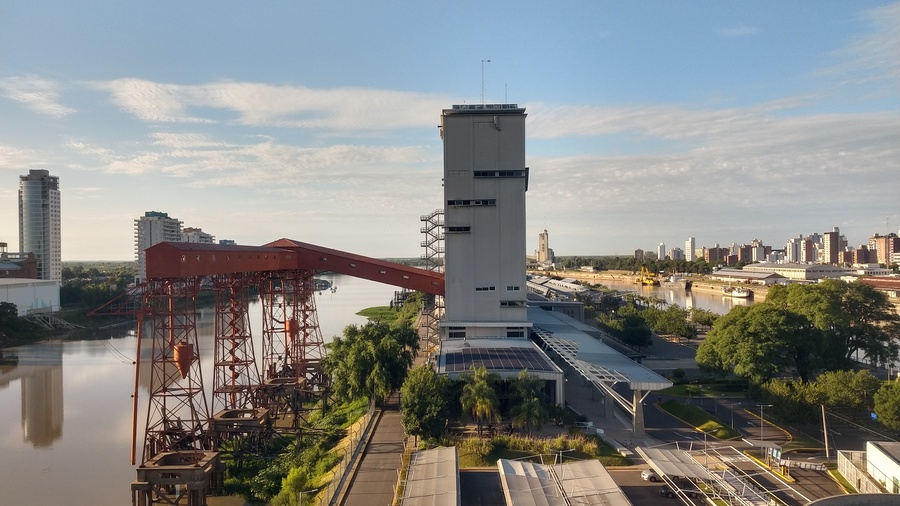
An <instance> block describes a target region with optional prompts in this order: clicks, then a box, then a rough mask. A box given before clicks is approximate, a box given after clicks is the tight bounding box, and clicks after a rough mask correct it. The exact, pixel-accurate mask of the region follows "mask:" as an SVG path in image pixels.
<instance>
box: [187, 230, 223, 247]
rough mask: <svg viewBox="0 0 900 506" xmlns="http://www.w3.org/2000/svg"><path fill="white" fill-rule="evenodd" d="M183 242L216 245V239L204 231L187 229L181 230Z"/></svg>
mask: <svg viewBox="0 0 900 506" xmlns="http://www.w3.org/2000/svg"><path fill="white" fill-rule="evenodd" d="M181 242H191V243H200V244H215V243H216V238H215V237H214V236H212V235H210V234H207V233H206V232H204V231H203V230H202V229H199V228H193V227H186V228H183V229H182V230H181Z"/></svg>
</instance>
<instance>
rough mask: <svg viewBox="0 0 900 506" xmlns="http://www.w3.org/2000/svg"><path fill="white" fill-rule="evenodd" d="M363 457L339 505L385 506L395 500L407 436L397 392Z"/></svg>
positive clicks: (379, 418)
mask: <svg viewBox="0 0 900 506" xmlns="http://www.w3.org/2000/svg"><path fill="white" fill-rule="evenodd" d="M376 417H377V418H376V420H375V424H374V426H373V427H372V432H371V435H370V437H369V439H368V441H366V442H365V443H364V444H365V449H364V451H363V454H362V458H361V459H360V461H359V463H358V464H357V466H356V468H355V469H353V471H352V476H351V477H350V482H349V484H348V485H347V489H348V490H347V492H346V494H344V496H343V497H342V498H340V500H339V501H338V502H336V504H339V505H344V506H384V505H389V504H391V501H393V499H394V487H396V486H397V472H398V471H399V469H400V462H401V457H402V455H403V443H404V440H405V437H406V436H405V434H404V432H403V424H402V423H401V421H400V396H399V394H397V393H394V394H393V395H392V396H391V397H390V398H389V399H388V400H387V402H386V403H385V404H384V406H382V408H381V410H380V413H377V414H376Z"/></svg>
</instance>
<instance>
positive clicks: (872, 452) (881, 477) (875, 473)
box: [866, 441, 900, 494]
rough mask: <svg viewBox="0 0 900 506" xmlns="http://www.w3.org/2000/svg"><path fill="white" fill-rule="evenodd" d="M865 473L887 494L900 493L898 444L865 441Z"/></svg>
mask: <svg viewBox="0 0 900 506" xmlns="http://www.w3.org/2000/svg"><path fill="white" fill-rule="evenodd" d="M866 472H867V473H869V476H871V477H872V478H873V479H874V480H875V481H877V482H878V483H879V484H881V486H882V487H884V488H885V490H887V491H888V493H891V494H898V493H900V443H895V442H892V441H867V442H866Z"/></svg>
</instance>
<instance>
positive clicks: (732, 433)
mask: <svg viewBox="0 0 900 506" xmlns="http://www.w3.org/2000/svg"><path fill="white" fill-rule="evenodd" d="M660 407H661V408H662V409H664V410H665V411H666V412H667V413H669V414H670V415H672V416H674V417H675V418H678V419H679V420H681V421H683V422H685V423H687V424H689V425H692V426H694V427H696V428H697V429H698V430H700V431H701V432H706V433H707V434H709V435H710V436H713V437H714V438H716V439H723V440H724V439H733V438H736V437H738V436H740V433H739V432H738V431H736V430H734V429H732V428H731V427H729V426H727V425H725V424H724V423H722V422H721V421H719V420H717V419H716V418H714V417H712V416H711V415H710V414H709V413H707V412H706V411H705V410H702V409H700V408H698V407H697V406H692V405H688V404H684V403H681V402H679V401H676V400H668V401H665V402H663V403H662V404H660Z"/></svg>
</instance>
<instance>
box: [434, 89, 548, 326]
mask: <svg viewBox="0 0 900 506" xmlns="http://www.w3.org/2000/svg"><path fill="white" fill-rule="evenodd" d="M441 136H442V138H443V140H444V199H445V200H444V225H445V226H444V247H445V256H444V262H445V265H444V279H445V283H446V288H445V294H446V295H445V298H444V303H445V305H446V307H445V317H444V319H443V321H442V322H441V337H442V338H451V339H452V338H468V337H519V338H527V328H528V327H530V326H531V324H530V323H529V322H528V315H527V312H526V307H525V306H526V297H527V295H526V292H527V290H526V288H525V286H526V285H525V251H527V249H526V247H527V246H526V239H525V191H526V189H527V183H528V168H527V167H525V109H522V108H518V107H517V106H515V105H510V104H487V105H457V106H453V108H452V109H444V111H443V114H442V116H441Z"/></svg>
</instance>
